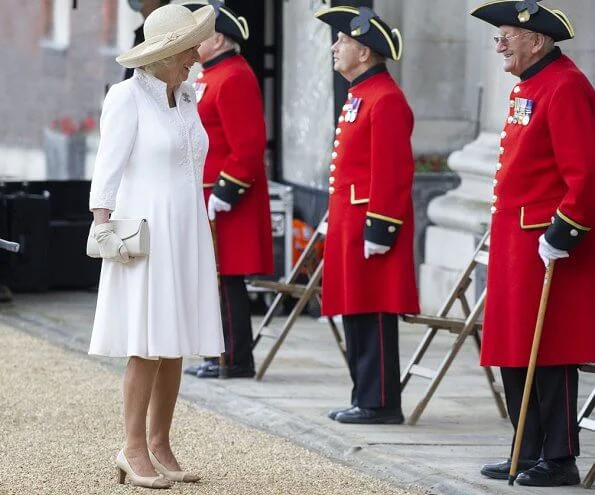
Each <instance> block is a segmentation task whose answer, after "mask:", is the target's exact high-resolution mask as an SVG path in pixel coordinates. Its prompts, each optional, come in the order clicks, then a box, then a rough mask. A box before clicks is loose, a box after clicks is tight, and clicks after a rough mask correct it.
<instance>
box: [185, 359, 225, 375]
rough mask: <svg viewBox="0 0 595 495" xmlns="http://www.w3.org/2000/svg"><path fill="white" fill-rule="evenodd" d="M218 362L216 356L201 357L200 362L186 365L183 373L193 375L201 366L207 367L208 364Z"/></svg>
mask: <svg viewBox="0 0 595 495" xmlns="http://www.w3.org/2000/svg"><path fill="white" fill-rule="evenodd" d="M218 362H219V360H218V359H217V358H206V359H203V360H202V361H201V362H200V363H198V364H195V365H194V366H188V368H186V369H185V370H184V373H185V374H186V375H194V376H196V374H197V373H198V372H199V371H200V370H201V369H203V368H207V367H209V366H212V365H213V364H217V363H218Z"/></svg>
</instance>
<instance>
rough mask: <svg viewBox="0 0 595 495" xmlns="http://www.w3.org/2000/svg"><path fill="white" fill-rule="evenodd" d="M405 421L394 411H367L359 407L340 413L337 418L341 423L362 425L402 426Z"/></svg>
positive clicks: (383, 409) (380, 409)
mask: <svg viewBox="0 0 595 495" xmlns="http://www.w3.org/2000/svg"><path fill="white" fill-rule="evenodd" d="M404 420H405V418H404V417H403V415H402V414H401V413H400V412H398V411H395V410H394V409H385V408H378V409H365V408H363V407H357V406H356V407H352V408H351V409H348V410H347V411H343V412H340V413H338V414H337V415H336V416H335V421H338V422H339V423H351V424H360V425H380V424H387V425H400V424H402V423H403V421H404Z"/></svg>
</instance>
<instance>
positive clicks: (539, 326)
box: [508, 260, 555, 486]
mask: <svg viewBox="0 0 595 495" xmlns="http://www.w3.org/2000/svg"><path fill="white" fill-rule="evenodd" d="M554 264H555V260H549V263H548V265H547V270H546V271H545V278H544V279H543V288H542V289H541V300H540V301H539V311H538V312H537V322H536V323H535V333H534V334H533V345H532V346H531V357H530V359H529V367H528V368H527V378H525V388H524V390H523V400H522V402H521V412H520V414H519V422H518V424H517V427H516V434H515V438H514V449H513V451H512V461H511V463H510V472H509V473H508V484H509V485H511V486H512V484H513V483H514V480H515V478H516V470H517V465H518V462H519V454H520V451H521V442H522V441H523V433H524V432H525V421H526V419H527V407H528V405H529V397H530V396H531V388H532V387H533V376H534V375H535V365H536V363H537V353H538V352H539V343H540V342H541V331H542V330H543V320H544V319H545V311H546V309H547V300H548V297H549V295H550V287H551V285H552V277H553V275H554Z"/></svg>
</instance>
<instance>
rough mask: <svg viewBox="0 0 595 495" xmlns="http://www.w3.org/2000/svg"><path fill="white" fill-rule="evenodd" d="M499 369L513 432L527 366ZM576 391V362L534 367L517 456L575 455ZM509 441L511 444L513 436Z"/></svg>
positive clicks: (517, 419)
mask: <svg viewBox="0 0 595 495" xmlns="http://www.w3.org/2000/svg"><path fill="white" fill-rule="evenodd" d="M500 371H501V373H502V382H503V383H504V393H505V394H506V407H507V409H508V414H509V416H510V421H511V423H512V426H513V427H514V430H515V432H516V429H517V424H518V421H519V414H520V411H521V402H522V400H523V389H524V387H525V378H526V376H527V368H501V369H500ZM577 394H578V369H577V366H575V365H564V366H537V367H536V368H535V377H534V379H533V388H532V390H531V397H530V399H529V404H528V407H527V420H526V421H525V432H524V435H523V441H522V443H521V451H520V455H519V458H520V459H539V458H540V457H541V458H543V459H546V460H551V459H561V458H566V457H572V456H577V455H579V453H580V452H579V442H578V424H577V412H576V407H577V406H576V404H577ZM512 445H513V447H514V438H513V441H512ZM511 452H512V450H511Z"/></svg>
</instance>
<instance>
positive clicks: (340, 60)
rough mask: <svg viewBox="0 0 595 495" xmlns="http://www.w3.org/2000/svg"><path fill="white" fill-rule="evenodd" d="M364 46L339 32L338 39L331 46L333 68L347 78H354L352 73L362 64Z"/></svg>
mask: <svg viewBox="0 0 595 495" xmlns="http://www.w3.org/2000/svg"><path fill="white" fill-rule="evenodd" d="M362 50H363V46H362V44H361V43H359V42H358V41H356V40H354V39H353V38H351V37H349V36H347V35H346V34H343V33H339V35H338V37H337V41H336V42H335V43H334V44H333V46H331V52H332V53H333V68H334V69H335V70H336V71H337V72H338V73H339V74H341V75H342V76H343V77H345V78H346V79H347V80H349V81H351V80H353V77H352V74H353V73H354V72H355V71H357V69H358V68H359V66H360V64H361V56H362Z"/></svg>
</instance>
